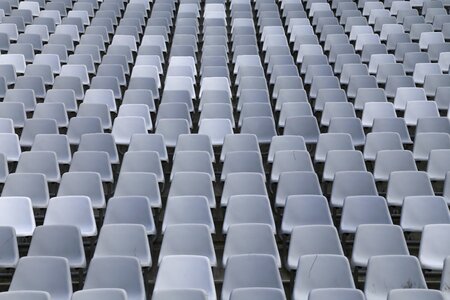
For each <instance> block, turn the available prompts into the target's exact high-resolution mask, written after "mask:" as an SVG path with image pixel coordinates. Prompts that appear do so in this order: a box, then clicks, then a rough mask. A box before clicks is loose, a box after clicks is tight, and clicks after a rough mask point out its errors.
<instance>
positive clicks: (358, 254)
mask: <svg viewBox="0 0 450 300" xmlns="http://www.w3.org/2000/svg"><path fill="white" fill-rule="evenodd" d="M377 255H409V251H408V246H407V245H406V241H405V238H404V236H403V231H402V229H401V227H400V226H397V225H388V224H362V225H359V226H358V228H357V229H356V234H355V240H354V243H353V251H352V260H351V263H352V266H354V267H362V268H366V267H367V264H368V262H369V260H370V258H371V257H373V256H377Z"/></svg>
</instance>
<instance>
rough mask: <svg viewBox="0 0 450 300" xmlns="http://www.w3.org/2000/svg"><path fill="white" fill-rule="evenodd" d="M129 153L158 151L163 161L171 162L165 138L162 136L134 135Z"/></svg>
mask: <svg viewBox="0 0 450 300" xmlns="http://www.w3.org/2000/svg"><path fill="white" fill-rule="evenodd" d="M128 151H156V152H158V154H159V158H160V159H161V161H168V160H169V156H168V154H167V149H166V146H165V143H164V137H163V136H162V135H160V134H145V133H144V134H140V133H137V134H133V135H132V136H131V140H130V144H129V146H128Z"/></svg>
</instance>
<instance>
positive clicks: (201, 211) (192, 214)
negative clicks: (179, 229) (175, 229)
mask: <svg viewBox="0 0 450 300" xmlns="http://www.w3.org/2000/svg"><path fill="white" fill-rule="evenodd" d="M210 206H211V204H210V203H208V198H206V197H205V196H173V193H172V196H171V197H170V198H168V201H167V206H166V211H165V214H164V220H163V225H162V231H163V232H165V231H166V229H167V228H168V227H169V226H173V225H186V224H202V225H205V226H207V228H208V232H210V233H214V232H215V228H214V222H213V220H212V215H211V211H210V208H209V207H210ZM194 208H195V209H194ZM187 211H188V212H189V213H186V212H187Z"/></svg>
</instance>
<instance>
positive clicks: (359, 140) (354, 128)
mask: <svg viewBox="0 0 450 300" xmlns="http://www.w3.org/2000/svg"><path fill="white" fill-rule="evenodd" d="M373 127H374V126H373ZM328 133H348V134H350V136H351V137H352V141H353V145H354V146H361V145H364V143H365V135H364V131H363V127H362V124H361V120H360V119H359V118H355V117H340V118H332V119H331V120H330V124H329V127H328Z"/></svg>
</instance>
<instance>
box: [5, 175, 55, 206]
mask: <svg viewBox="0 0 450 300" xmlns="http://www.w3.org/2000/svg"><path fill="white" fill-rule="evenodd" d="M2 197H27V198H29V199H30V200H31V203H32V205H33V207H36V208H45V207H47V205H48V201H49V198H50V196H49V190H48V186H47V181H46V178H45V176H44V175H43V174H27V173H17V174H9V175H8V176H7V177H6V181H5V186H4V187H3V190H2Z"/></svg>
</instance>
